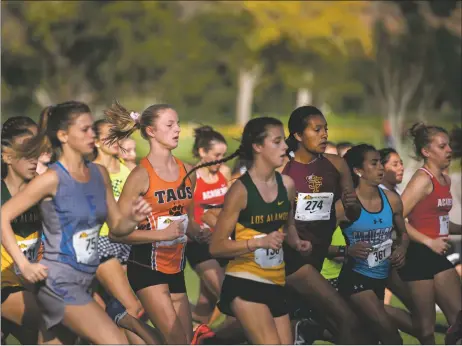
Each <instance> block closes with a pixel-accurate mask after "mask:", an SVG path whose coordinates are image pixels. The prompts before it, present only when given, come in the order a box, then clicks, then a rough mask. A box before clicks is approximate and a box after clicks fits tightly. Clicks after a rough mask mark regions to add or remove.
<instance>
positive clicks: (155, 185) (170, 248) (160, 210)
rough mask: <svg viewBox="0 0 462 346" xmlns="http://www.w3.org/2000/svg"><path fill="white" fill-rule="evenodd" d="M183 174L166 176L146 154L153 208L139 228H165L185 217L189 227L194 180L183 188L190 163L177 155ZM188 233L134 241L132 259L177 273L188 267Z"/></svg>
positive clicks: (157, 229)
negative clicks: (151, 241)
mask: <svg viewBox="0 0 462 346" xmlns="http://www.w3.org/2000/svg"><path fill="white" fill-rule="evenodd" d="M175 161H176V163H177V164H178V167H179V171H180V174H179V176H178V179H177V180H176V181H172V182H170V181H165V180H162V179H161V178H160V177H159V176H158V175H157V173H156V172H155V170H154V168H153V167H152V165H151V163H150V162H149V160H148V159H147V158H146V157H145V158H143V159H142V160H141V162H140V165H141V166H143V167H144V168H145V169H146V170H147V172H148V175H149V189H148V191H147V192H146V194H145V195H144V199H145V200H146V202H148V203H149V204H150V205H151V207H152V212H151V214H150V215H149V217H147V218H146V220H145V221H142V222H140V223H139V225H138V227H137V229H138V230H146V231H151V230H156V232H162V230H163V229H165V228H166V227H168V225H169V224H170V223H172V222H173V221H174V220H179V219H182V220H183V225H184V227H185V229H186V227H187V225H188V214H187V211H188V207H189V205H190V204H191V202H192V198H193V193H192V184H191V180H189V179H188V180H187V181H186V184H185V186H184V187H183V188H181V189H180V185H181V182H182V180H183V178H184V177H185V175H186V167H185V166H184V164H183V162H181V161H180V160H179V159H177V158H176V157H175ZM186 241H187V237H186V235H184V236H182V237H180V238H177V239H174V240H169V241H157V242H154V243H151V244H138V245H133V246H132V249H131V252H130V257H129V259H128V261H129V262H133V263H136V264H138V265H141V266H144V267H150V268H151V269H152V270H156V271H159V272H162V273H165V274H176V273H179V272H180V271H182V270H183V269H184V266H185V246H186Z"/></svg>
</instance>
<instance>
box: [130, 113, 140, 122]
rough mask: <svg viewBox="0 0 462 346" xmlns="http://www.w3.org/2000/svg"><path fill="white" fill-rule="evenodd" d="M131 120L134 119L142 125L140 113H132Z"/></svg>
mask: <svg viewBox="0 0 462 346" xmlns="http://www.w3.org/2000/svg"><path fill="white" fill-rule="evenodd" d="M130 118H132V119H133V121H134V122H135V123H137V124H139V123H140V113H137V112H131V113H130Z"/></svg>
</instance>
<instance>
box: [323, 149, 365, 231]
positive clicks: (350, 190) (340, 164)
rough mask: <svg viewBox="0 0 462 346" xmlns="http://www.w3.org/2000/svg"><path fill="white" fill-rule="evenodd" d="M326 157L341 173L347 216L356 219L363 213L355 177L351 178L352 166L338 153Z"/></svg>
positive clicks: (341, 185) (343, 200)
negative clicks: (357, 194)
mask: <svg viewBox="0 0 462 346" xmlns="http://www.w3.org/2000/svg"><path fill="white" fill-rule="evenodd" d="M326 157H327V158H328V159H329V160H330V161H331V162H332V164H333V165H334V166H335V167H336V168H337V170H338V172H339V173H340V187H341V190H342V203H343V207H344V210H345V216H346V218H347V219H348V220H350V221H351V222H354V221H356V220H357V219H358V218H359V215H360V214H361V204H360V203H359V200H358V198H357V197H356V192H355V188H354V186H353V179H352V178H351V172H350V168H349V167H348V165H347V163H346V161H345V159H343V158H342V157H340V156H338V155H330V154H326Z"/></svg>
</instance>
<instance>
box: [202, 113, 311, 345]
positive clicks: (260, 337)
mask: <svg viewBox="0 0 462 346" xmlns="http://www.w3.org/2000/svg"><path fill="white" fill-rule="evenodd" d="M286 149H287V145H286V144H285V142H284V130H283V127H282V124H281V122H280V121H279V120H277V119H273V118H266V117H262V118H256V119H252V120H250V121H249V122H248V123H247V125H246V126H245V128H244V132H243V136H242V142H241V146H240V147H239V149H238V150H237V151H236V152H235V153H234V154H232V155H231V156H229V157H227V158H224V159H222V160H219V161H214V162H211V163H209V164H204V165H201V166H206V165H214V164H218V163H222V162H225V161H227V160H230V159H232V158H234V157H236V156H240V157H242V158H244V159H247V160H252V161H253V164H252V166H251V168H250V169H249V170H248V171H247V172H246V173H245V174H244V175H243V176H242V177H241V178H239V179H238V180H237V181H236V182H235V183H234V184H233V185H232V187H231V189H230V191H229V193H228V194H227V195H226V197H225V204H224V209H223V211H222V212H221V213H220V215H219V219H218V223H217V225H216V231H215V232H214V234H213V235H212V243H211V245H210V251H211V254H212V255H213V256H221V257H225V258H229V257H233V259H232V260H230V262H229V264H228V266H227V268H226V276H225V280H224V282H223V287H222V291H221V295H220V301H219V303H218V307H219V308H220V310H221V311H222V312H223V313H225V314H227V315H229V316H235V317H236V318H237V319H238V320H239V322H240V323H241V325H242V328H243V329H244V331H245V333H246V335H247V337H248V339H249V340H250V342H252V343H255V344H290V343H292V342H293V340H292V339H293V338H292V332H291V327H290V321H289V316H288V306H287V302H286V299H285V290H284V284H285V272H284V256H283V251H282V249H281V246H282V243H283V239H284V232H283V230H282V228H283V227H284V226H286V227H288V226H289V227H290V226H292V230H291V231H292V232H295V229H294V228H293V223H292V222H293V218H292V214H291V205H290V198H291V197H293V192H294V190H293V183H292V181H291V179H290V178H289V177H283V176H282V175H280V174H279V173H277V172H276V171H275V170H276V168H277V167H279V166H281V165H282V164H283V162H284V157H285V151H286ZM201 166H198V168H201ZM291 220H292V221H291ZM230 236H232V237H233V240H232V239H230ZM296 245H297V247H298V249H303V250H305V251H307V250H309V247H310V246H311V244H310V243H309V242H299V243H298V244H296Z"/></svg>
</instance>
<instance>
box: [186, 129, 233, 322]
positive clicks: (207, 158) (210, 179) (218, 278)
mask: <svg viewBox="0 0 462 346" xmlns="http://www.w3.org/2000/svg"><path fill="white" fill-rule="evenodd" d="M194 133H195V135H194V137H195V140H194V145H193V150H192V152H193V156H194V157H196V158H198V159H200V161H199V164H202V163H205V162H211V161H216V160H221V159H222V158H223V157H224V155H225V153H226V150H227V145H226V140H225V138H224V137H223V136H222V135H221V134H220V133H219V132H216V131H214V130H213V128H211V127H210V126H202V127H199V128H197V129H195V130H194ZM230 179H231V174H230V170H229V168H228V167H227V166H226V165H215V166H208V167H203V168H201V169H198V170H197V171H196V187H195V189H194V194H193V201H194V220H195V222H197V223H198V224H200V225H201V228H202V230H203V238H202V239H203V240H202V242H199V241H198V240H196V239H191V241H189V242H188V246H187V247H186V258H187V259H188V262H189V264H190V265H191V267H192V268H193V269H194V270H195V271H196V272H197V274H198V275H199V277H200V279H201V284H200V285H201V286H200V287H201V293H200V296H199V298H201V296H202V297H203V298H205V297H210V296H211V297H210V298H212V300H211V301H207V302H204V301H203V300H204V299H202V302H201V303H202V304H201V305H202V306H203V305H206V306H207V307H211V308H212V309H213V307H214V306H215V304H216V301H217V300H218V297H219V296H220V292H221V284H222V283H223V279H224V276H225V274H224V270H223V268H222V266H223V265H226V261H220V262H219V261H217V260H216V259H214V258H212V257H211V256H210V252H209V246H208V240H209V238H210V235H211V231H212V229H213V228H210V226H209V225H208V224H207V223H205V222H203V221H202V217H203V215H204V214H205V213H207V212H208V211H209V210H211V209H215V208H214V207H220V206H222V205H223V202H224V199H225V194H226V192H227V191H228V182H229V180H230ZM216 209H218V208H216ZM204 303H205V304H204ZM198 307H199V308H200V307H201V306H200V305H199V306H198V305H196V308H198ZM212 309H207V310H209V311H208V312H211V310H212ZM194 315H199V316H200V314H195V313H194V312H193V316H194ZM199 316H198V317H199ZM207 317H208V316H207ZM207 320H208V318H207ZM204 322H205V323H206V322H207V321H204Z"/></svg>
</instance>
